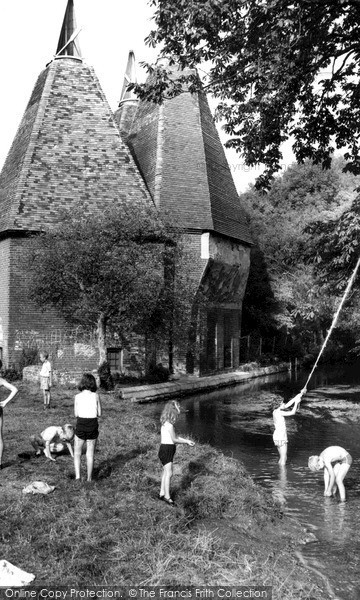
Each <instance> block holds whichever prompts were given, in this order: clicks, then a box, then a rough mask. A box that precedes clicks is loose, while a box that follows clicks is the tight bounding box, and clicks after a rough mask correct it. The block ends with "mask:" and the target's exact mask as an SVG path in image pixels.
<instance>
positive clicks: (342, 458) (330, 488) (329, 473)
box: [308, 446, 352, 502]
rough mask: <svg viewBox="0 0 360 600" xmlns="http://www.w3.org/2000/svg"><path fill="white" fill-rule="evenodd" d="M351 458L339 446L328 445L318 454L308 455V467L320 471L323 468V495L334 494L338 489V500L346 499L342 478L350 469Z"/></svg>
mask: <svg viewBox="0 0 360 600" xmlns="http://www.w3.org/2000/svg"><path fill="white" fill-rule="evenodd" d="M351 463H352V458H351V456H350V454H349V453H348V452H347V451H346V450H344V448H341V446H329V447H328V448H325V450H323V451H322V452H321V454H320V455H319V456H310V458H309V462H308V465H309V469H311V471H320V469H324V484H325V489H324V496H335V494H336V488H338V490H339V494H340V500H341V501H342V502H344V501H345V500H346V494H345V486H344V483H343V481H344V479H345V476H346V474H347V472H348V470H349V469H350V465H351Z"/></svg>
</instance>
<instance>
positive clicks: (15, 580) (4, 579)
mask: <svg viewBox="0 0 360 600" xmlns="http://www.w3.org/2000/svg"><path fill="white" fill-rule="evenodd" d="M34 579H35V575H33V573H26V571H23V570H22V569H19V567H15V565H12V564H11V563H10V562H9V561H7V560H1V559H0V587H22V586H23V585H29V583H31V582H32V581H33V580H34Z"/></svg>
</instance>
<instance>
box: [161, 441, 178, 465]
mask: <svg viewBox="0 0 360 600" xmlns="http://www.w3.org/2000/svg"><path fill="white" fill-rule="evenodd" d="M175 452H176V446H175V444H160V448H159V454H158V457H159V458H160V461H161V464H162V465H163V466H165V465H167V464H168V463H171V462H172V461H173V458H174V455H175Z"/></svg>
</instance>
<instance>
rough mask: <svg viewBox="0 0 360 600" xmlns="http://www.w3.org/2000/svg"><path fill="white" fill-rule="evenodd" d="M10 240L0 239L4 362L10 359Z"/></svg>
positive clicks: (0, 324) (0, 334) (0, 340)
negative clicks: (8, 349)
mask: <svg viewBox="0 0 360 600" xmlns="http://www.w3.org/2000/svg"><path fill="white" fill-rule="evenodd" d="M9 264H10V240H9V239H5V240H1V241H0V273H1V276H0V348H1V355H2V358H3V361H4V364H7V361H8V351H7V340H8V333H9V276H10V267H9Z"/></svg>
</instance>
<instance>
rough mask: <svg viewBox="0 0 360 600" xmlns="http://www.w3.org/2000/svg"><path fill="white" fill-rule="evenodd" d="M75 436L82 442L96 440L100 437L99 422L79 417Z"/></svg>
mask: <svg viewBox="0 0 360 600" xmlns="http://www.w3.org/2000/svg"><path fill="white" fill-rule="evenodd" d="M75 435H76V436H77V437H78V438H80V439H81V440H96V439H97V438H98V436H99V424H98V420H97V419H84V418H83V417H78V418H77V421H76V427H75Z"/></svg>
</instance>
